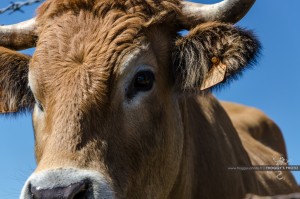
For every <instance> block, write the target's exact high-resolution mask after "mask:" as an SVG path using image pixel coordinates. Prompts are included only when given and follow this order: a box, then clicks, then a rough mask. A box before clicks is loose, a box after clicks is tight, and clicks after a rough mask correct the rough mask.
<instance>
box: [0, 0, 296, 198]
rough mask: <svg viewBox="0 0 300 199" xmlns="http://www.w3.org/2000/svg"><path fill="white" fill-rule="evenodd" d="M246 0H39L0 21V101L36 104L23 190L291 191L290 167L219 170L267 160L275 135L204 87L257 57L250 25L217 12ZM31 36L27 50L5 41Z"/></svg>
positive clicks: (201, 194) (19, 42)
mask: <svg viewBox="0 0 300 199" xmlns="http://www.w3.org/2000/svg"><path fill="white" fill-rule="evenodd" d="M253 3H254V0H253V1H251V0H240V1H238V0H225V1H223V2H221V3H218V4H215V5H202V4H194V3H189V2H181V1H179V0H165V1H161V0H48V1H46V2H45V3H44V4H43V5H42V6H41V7H40V8H39V10H38V14H37V18H36V19H33V20H30V21H27V22H24V23H22V24H19V25H14V26H7V27H1V29H0V45H1V46H4V47H5V48H4V47H1V48H0V60H1V61H0V91H1V92H0V110H1V111H2V112H3V113H9V112H20V111H22V110H26V109H29V110H33V125H34V131H35V155H36V161H37V165H38V166H37V168H36V170H35V172H34V173H33V174H32V175H31V176H30V177H29V179H28V180H27V182H26V183H25V185H24V188H23V190H22V193H21V199H29V198H34V199H37V198H68V199H79V198H88V199H103V198H108V199H109V198H172V199H174V198H175V199H176V198H182V199H183V198H184V199H185V198H228V199H235V198H242V197H244V196H245V195H246V194H247V193H254V194H261V195H267V194H271V195H273V194H284V193H291V192H294V191H296V190H297V185H296V182H295V180H294V178H293V176H292V175H291V174H290V173H288V172H285V173H283V174H282V176H283V178H282V179H278V178H277V177H278V176H277V175H276V172H262V171H260V172H251V171H247V172H245V171H231V170H228V167H233V166H251V165H253V164H260V165H264V164H273V163H274V162H273V159H272V157H273V156H285V155H286V154H285V147H284V143H283V140H282V137H281V133H280V131H279V130H278V129H276V128H275V127H274V126H275V124H274V123H272V122H271V121H270V120H269V119H268V118H267V117H265V116H261V113H257V111H252V112H251V111H249V110H248V108H246V107H242V108H241V107H240V106H239V105H232V104H226V103H224V104H223V106H224V107H225V110H226V111H228V113H229V116H228V114H227V113H226V111H225V110H224V108H223V107H222V105H221V104H220V103H219V102H218V101H217V100H216V99H215V98H214V97H213V96H212V95H211V94H210V93H209V91H207V90H208V88H210V87H213V86H215V85H217V84H218V83H223V82H226V81H227V80H230V79H231V78H233V77H235V76H236V75H238V74H240V73H241V71H242V70H243V69H244V68H245V66H247V65H249V64H251V63H252V62H253V60H254V59H255V56H256V54H257V52H258V49H259V46H260V45H259V42H258V41H257V40H256V39H255V37H254V36H253V34H252V33H251V32H249V31H246V30H243V29H240V28H238V27H234V26H232V25H230V24H227V23H223V22H231V23H234V22H236V21H238V20H239V19H241V18H242V17H243V16H244V14H246V12H247V11H248V10H249V9H250V7H251V6H252V4H253ZM216 21H220V22H216ZM183 28H187V29H189V30H190V33H189V34H188V35H187V36H184V37H181V36H180V35H179V34H178V31H180V30H182V29H183ZM36 40H37V41H36ZM33 45H36V51H35V53H34V55H33V57H32V58H31V57H29V56H25V55H22V54H20V53H18V52H15V51H12V50H8V49H7V48H11V49H15V50H17V49H23V48H27V47H30V46H33ZM27 85H29V87H28V86H27ZM237 110H240V111H237ZM249 113H250V114H251V118H252V120H251V121H250V120H247V119H243V120H238V119H236V117H235V116H236V115H238V114H240V115H239V116H242V117H241V118H248V117H249ZM230 117H231V119H232V120H231V119H230ZM232 122H233V123H232ZM262 123H268V125H267V126H266V127H264V128H258V129H255V128H254V127H256V126H257V125H259V126H260V124H262ZM273 128H275V129H276V130H275V131H274V132H273ZM269 131H270V132H271V133H270V134H271V135H275V136H278V140H276V139H277V138H276V137H275V138H272V137H271V138H268V137H267V135H265V133H267V134H269ZM260 138H262V139H260ZM274 140H275V141H274ZM274 143H275V144H274ZM280 153H284V154H280Z"/></svg>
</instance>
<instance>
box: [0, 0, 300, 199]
mask: <svg viewBox="0 0 300 199" xmlns="http://www.w3.org/2000/svg"><path fill="white" fill-rule="evenodd" d="M9 2H10V1H8V0H7V1H6V0H1V1H0V8H2V7H5V6H7V5H8V4H9ZM201 2H202V3H215V2H218V1H216V0H202V1H201ZM287 2H288V3H287ZM299 7H300V1H298V0H289V1H285V0H276V1H265V0H257V2H256V4H255V5H254V6H253V8H252V9H251V11H250V12H249V13H248V14H247V16H246V17H245V18H244V19H243V20H241V21H240V22H239V23H238V25H239V26H241V27H245V28H248V29H252V30H254V31H255V33H256V35H257V36H258V37H259V39H260V41H261V42H262V45H263V51H262V55H261V58H260V60H259V63H258V64H257V65H256V66H255V67H254V68H253V69H252V70H249V71H247V72H246V73H245V74H244V76H243V77H242V78H240V79H239V80H238V81H235V82H233V83H232V84H231V85H230V86H228V87H226V88H224V89H222V90H221V91H218V92H217V93H216V95H217V96H218V97H219V98H220V99H223V100H227V101H234V102H239V103H242V104H246V105H249V106H254V107H257V108H259V109H261V110H263V111H264V112H265V113H267V114H268V115H269V116H270V117H271V118H272V119H273V120H274V121H275V122H276V123H277V124H278V125H279V126H280V128H281V130H282V131H283V135H284V138H285V141H286V146H287V150H288V155H289V162H290V164H293V165H300V120H299V119H300V117H299V114H300V104H299V103H300V93H299V92H300V83H299V77H300V75H299V74H300V48H299V46H300V23H299V19H300V12H299ZM35 8H36V5H35V6H29V7H26V8H24V11H25V13H21V12H16V13H14V14H11V15H9V14H3V15H0V24H10V23H15V22H19V21H22V20H26V19H29V18H31V17H33V16H34V10H35ZM32 52H33V50H32V49H31V50H28V51H25V53H27V54H31V53H32ZM0 136H1V138H0V157H1V162H0V198H1V199H2V198H3V199H14V198H18V196H19V192H20V190H21V188H22V186H23V183H24V182H25V180H26V179H27V177H28V176H29V175H30V174H31V172H32V171H33V170H34V168H35V161H34V155H33V147H34V143H33V130H32V125H31V115H30V114H27V115H22V116H18V117H16V118H12V117H6V118H4V117H0ZM294 175H295V177H296V179H297V181H298V183H300V172H294Z"/></svg>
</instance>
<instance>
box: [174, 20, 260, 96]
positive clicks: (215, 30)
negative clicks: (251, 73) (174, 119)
mask: <svg viewBox="0 0 300 199" xmlns="http://www.w3.org/2000/svg"><path fill="white" fill-rule="evenodd" d="M259 50H260V43H259V41H258V40H257V39H256V38H255V36H254V35H253V34H252V33H251V32H250V31H246V30H243V29H240V28H237V27H234V26H233V25H231V24H224V23H218V22H209V23H204V24H201V25H198V26H196V27H195V28H194V29H192V30H191V31H190V33H189V34H188V35H187V36H185V37H182V38H180V39H178V40H177V41H176V43H175V50H174V51H173V55H172V56H173V67H174V68H173V72H174V73H175V79H176V81H177V84H178V85H179V86H180V88H181V89H184V90H187V89H188V90H189V89H196V88H200V87H202V86H203V85H204V84H206V83H207V82H205V81H207V79H210V80H212V81H213V82H214V83H209V84H210V86H209V87H211V86H214V85H215V84H217V83H219V82H225V81H226V80H227V79H229V78H234V77H236V76H237V75H238V74H241V71H242V70H243V69H244V68H245V66H247V65H249V64H251V63H253V62H255V58H256V56H257V54H259V53H258V52H259ZM217 66H218V68H221V70H222V67H224V69H225V70H224V73H223V75H222V72H221V76H223V78H220V77H211V76H215V74H216V73H215V72H216V71H218V70H219V69H217V70H216V69H215V68H216V67H217ZM220 66H221V67H220ZM219 75H220V74H219ZM214 78H217V79H219V81H218V80H214ZM206 88H207V87H206Z"/></svg>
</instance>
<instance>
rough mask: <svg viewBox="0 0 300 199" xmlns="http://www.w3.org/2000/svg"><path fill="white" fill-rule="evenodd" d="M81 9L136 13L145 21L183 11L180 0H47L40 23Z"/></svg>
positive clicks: (100, 14)
mask: <svg viewBox="0 0 300 199" xmlns="http://www.w3.org/2000/svg"><path fill="white" fill-rule="evenodd" d="M81 11H84V12H91V13H93V15H95V16H96V17H99V18H104V17H105V16H107V15H108V14H109V13H111V12H114V13H118V15H124V14H125V15H136V16H139V17H140V18H143V19H144V20H145V21H153V20H154V21H155V20H160V19H162V18H164V19H163V20H166V18H165V16H166V15H170V14H171V13H173V14H179V13H180V12H181V1H180V0H93V1H88V0H63V1H62V0H47V1H46V2H45V3H43V5H42V6H41V7H40V8H39V9H38V17H37V19H38V20H39V21H40V23H44V22H46V21H47V20H48V19H49V18H53V17H56V16H59V15H61V14H63V13H66V12H68V13H72V14H75V15H76V14H79V13H80V12H81ZM172 20H173V19H172Z"/></svg>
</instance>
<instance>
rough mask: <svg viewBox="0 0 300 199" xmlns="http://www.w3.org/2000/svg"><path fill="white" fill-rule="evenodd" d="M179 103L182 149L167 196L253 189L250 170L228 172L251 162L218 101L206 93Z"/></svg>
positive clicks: (216, 195) (235, 193)
mask: <svg viewBox="0 0 300 199" xmlns="http://www.w3.org/2000/svg"><path fill="white" fill-rule="evenodd" d="M181 103H182V104H181V111H182V119H183V124H184V129H185V135H184V136H185V138H184V148H183V155H182V162H181V169H180V173H179V175H178V178H177V181H176V183H175V185H174V188H173V191H172V193H171V195H170V198H212V197H214V198H226V196H227V198H242V197H243V196H244V194H245V193H248V192H256V190H253V188H252V189H250V188H249V187H256V185H253V183H254V184H256V181H255V177H254V174H253V173H251V172H244V173H241V172H234V171H228V167H229V166H239V165H251V163H250V160H249V158H248V155H247V154H246V151H245V150H244V148H243V146H242V143H241V141H240V139H239V137H238V134H237V133H236V131H235V129H234V127H233V125H232V123H231V121H230V119H229V117H228V116H227V114H226V112H225V111H224V109H223V107H222V106H221V105H220V104H219V102H218V101H217V100H216V99H215V98H214V97H213V96H212V95H210V94H209V95H206V96H192V97H189V98H185V99H183V100H182V102H181ZM246 181H247V183H245V182H246ZM228 183H231V184H232V186H228Z"/></svg>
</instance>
